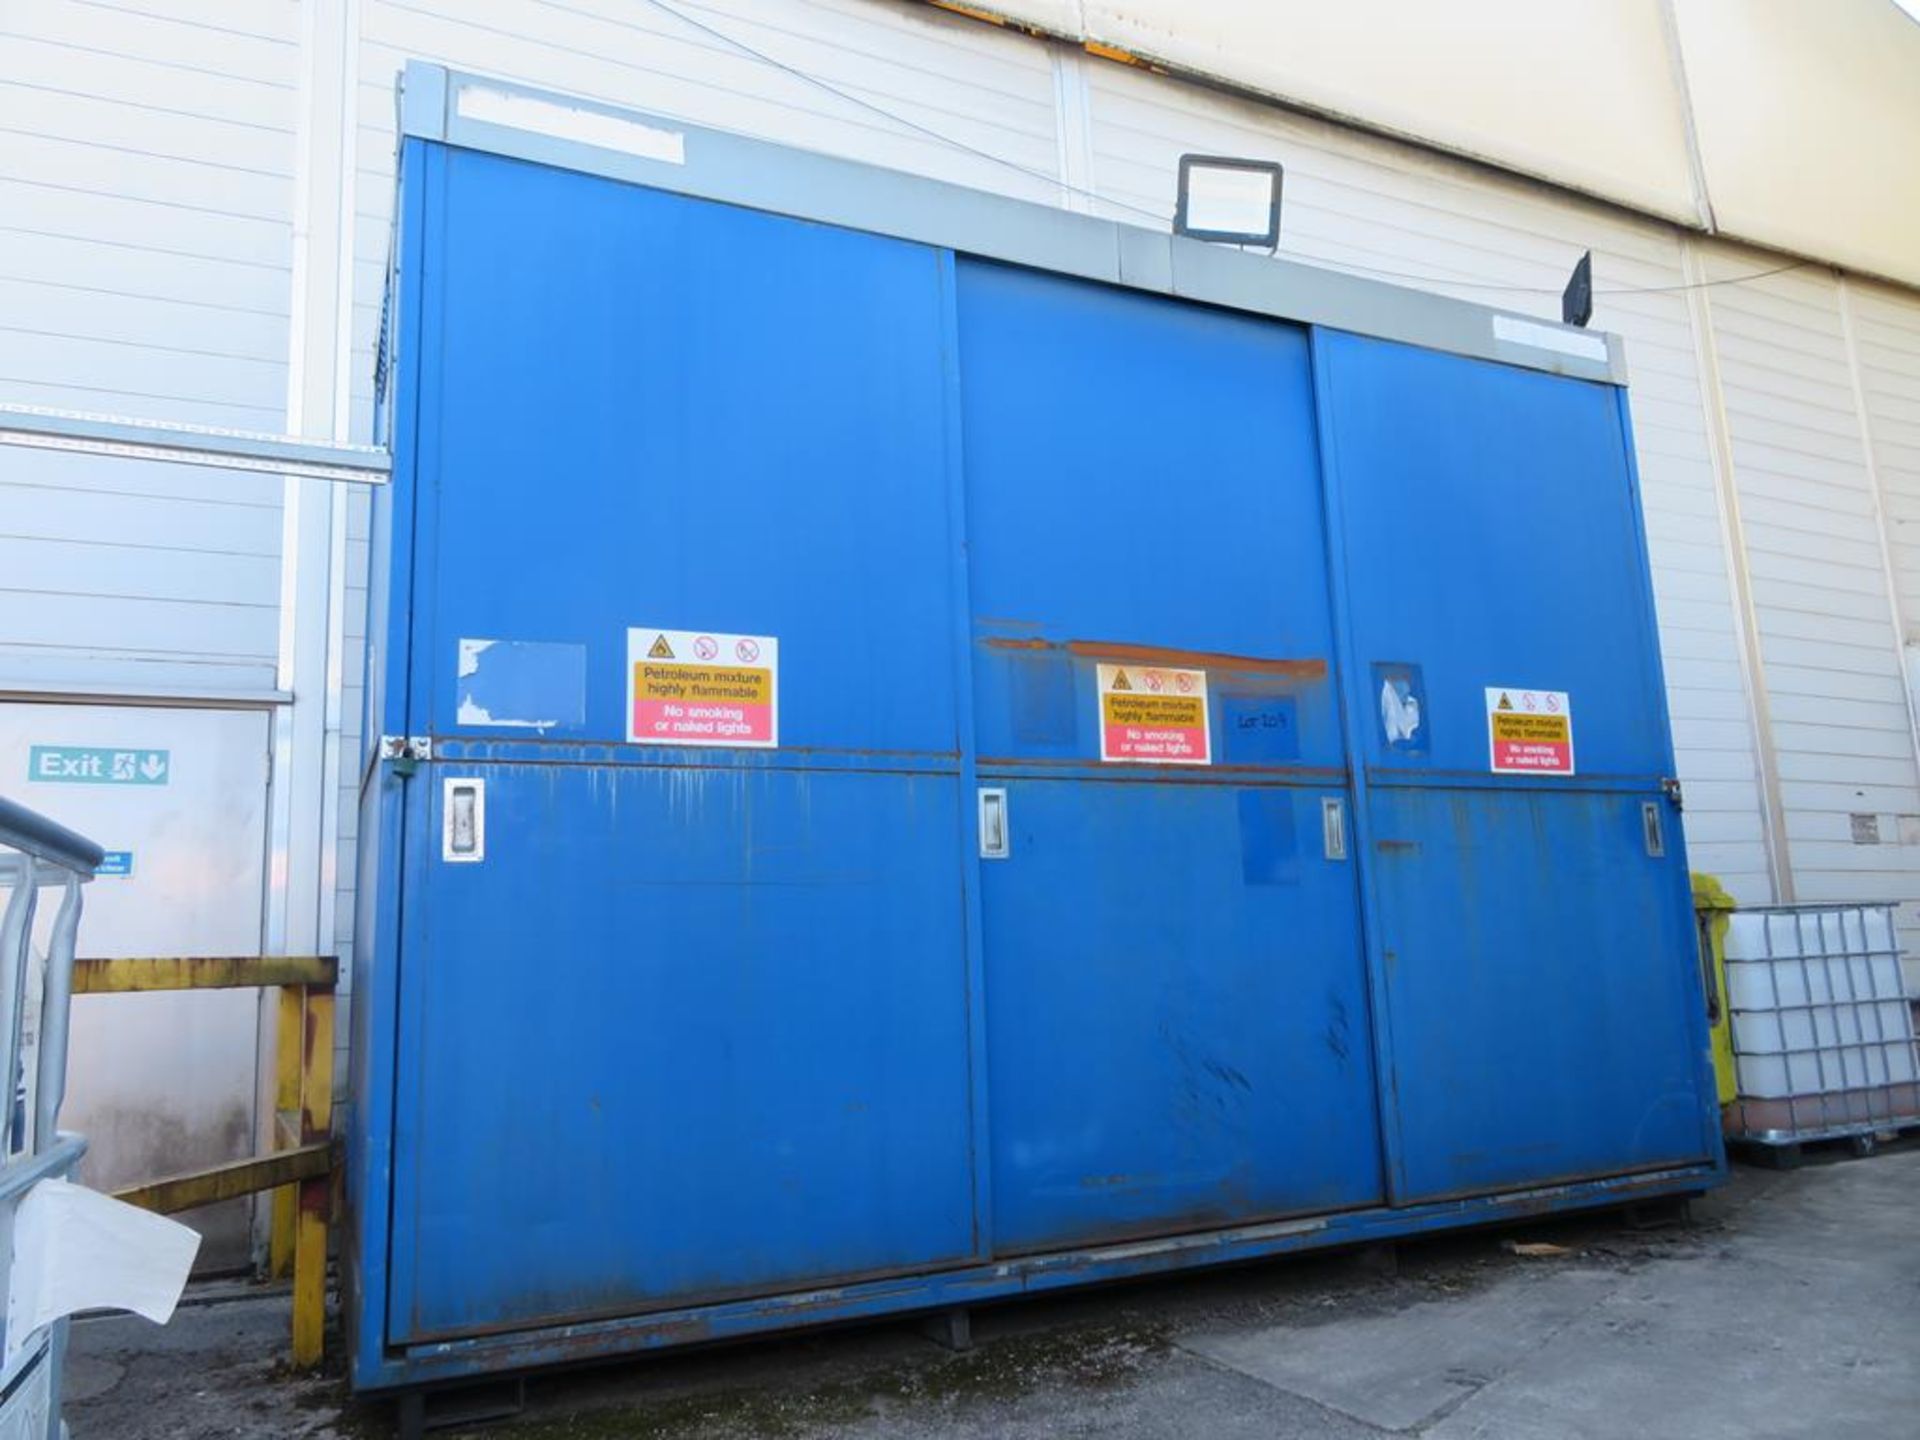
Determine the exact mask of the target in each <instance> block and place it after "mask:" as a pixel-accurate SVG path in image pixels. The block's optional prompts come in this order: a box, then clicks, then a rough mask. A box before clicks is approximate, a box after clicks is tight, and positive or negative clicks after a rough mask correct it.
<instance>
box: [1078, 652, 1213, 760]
mask: <svg viewBox="0 0 1920 1440" xmlns="http://www.w3.org/2000/svg"><path fill="white" fill-rule="evenodd" d="M1098 673H1099V689H1100V758H1101V759H1102V760H1120V761H1132V762H1133V763H1135V764H1144V765H1210V764H1212V763H1213V755H1212V748H1211V745H1210V744H1209V740H1208V728H1207V672H1206V671H1204V670H1168V669H1165V668H1162V667H1159V666H1150V665H1102V666H1100V667H1099V671H1098Z"/></svg>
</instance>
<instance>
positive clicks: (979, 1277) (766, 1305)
mask: <svg viewBox="0 0 1920 1440" xmlns="http://www.w3.org/2000/svg"><path fill="white" fill-rule="evenodd" d="M1725 1175H1726V1169H1725V1166H1724V1164H1715V1165H1696V1166H1687V1167H1683V1168H1678V1169H1671V1170H1655V1171H1649V1172H1645V1173H1642V1174H1637V1175H1625V1176H1619V1177H1616V1178H1613V1179H1606V1180H1586V1181H1580V1182H1578V1183H1574V1184H1568V1185H1555V1186H1549V1187H1544V1188H1540V1189H1533V1190H1518V1191H1511V1192H1508V1193H1505V1194H1501V1195H1488V1196H1481V1197H1478V1198H1474V1199H1467V1200H1450V1201H1444V1202H1440V1203H1437V1204H1431V1205H1419V1206H1409V1207H1407V1208H1405V1209H1390V1208H1380V1209H1371V1210H1356V1211H1348V1212H1346V1213H1343V1214H1338V1215H1323V1216H1313V1217H1308V1218H1303V1219H1297V1220H1283V1221H1276V1222H1273V1223H1271V1224H1264V1225H1248V1226H1241V1227H1238V1228H1236V1229H1232V1230H1216V1231H1209V1232H1205V1233H1202V1234H1197V1235H1177V1236H1169V1237H1166V1238H1163V1239H1157V1240H1144V1241H1138V1242H1134V1243H1129V1244H1123V1245H1108V1246H1101V1247H1098V1248H1094V1249H1088V1250H1068V1251H1059V1252H1055V1253H1051V1254H1045V1255H1032V1256H1023V1257H1020V1258H1019V1259H1013V1260H1005V1261H996V1262H990V1263H987V1264H981V1265H972V1266H968V1267H966V1268H964V1269H958V1270H948V1271H943V1272H940V1273H937V1274H928V1275H909V1276H899V1277H895V1278H892V1279H886V1280H874V1281H868V1282H865V1283H862V1284H858V1285H844V1286H833V1287H828V1288H824V1289H819V1290H807V1291H800V1292H798V1293H790V1294H785V1295H768V1296H760V1297H756V1298H754V1299H750V1300H739V1301H733V1302H729V1303H726V1304H717V1305H706V1306H691V1307H687V1308H684V1309H678V1310H665V1311H658V1312H655V1313H652V1314H648V1315H639V1316H631V1317H627V1318H623V1319H616V1320H598V1321H593V1322H588V1323H581V1324H575V1325H561V1326H554V1327H550V1328H546V1329H540V1330H520V1331H511V1332H507V1333H503V1334H495V1335H481V1336H474V1337H471V1338H466V1339H459V1340H445V1341H438V1342H434V1343H430V1344H424V1345H413V1346H408V1347H405V1348H403V1349H399V1350H395V1351H390V1352H389V1353H388V1355H387V1357H386V1359H385V1361H384V1362H383V1364H382V1365H381V1367H380V1369H379V1370H378V1371H375V1372H371V1373H370V1372H368V1371H366V1370H362V1371H361V1372H360V1373H359V1374H357V1375H356V1376H355V1377H354V1378H355V1387H356V1388H357V1389H358V1390H360V1391H362V1392H363V1393H379V1392H382V1391H389V1392H391V1391H401V1392H408V1393H403V1394H402V1395H400V1396H398V1397H396V1398H401V1399H403V1400H406V1399H409V1397H412V1398H414V1399H417V1398H418V1397H419V1396H420V1395H421V1394H422V1392H424V1391H425V1390H427V1389H430V1388H431V1387H434V1386H436V1385H451V1384H458V1383H459V1382H461V1381H467V1380H474V1379H478V1378H481V1377H483V1376H487V1375H492V1374H496V1373H503V1372H508V1371H522V1370H530V1369H538V1368H542V1367H550V1366H560V1365H569V1364H578V1363H580V1362H582V1361H588V1360H606V1359H614V1358H618V1357H620V1356H625V1355H638V1354H643V1353H647V1352H651V1351H658V1350H668V1349H675V1348H679V1347H682V1346H689V1345H701V1344H708V1343H713V1342H717V1341H725V1340H736V1339H747V1338H751V1337H753V1336H758V1335H767V1334H772V1333H776V1332H780V1331H789V1330H794V1329H798V1328H801V1327H803V1326H804V1327H814V1326H824V1325H833V1324H845V1323H848V1322H852V1321H859V1320H873V1319H884V1318H886V1317H889V1316H907V1315H911V1314H914V1313H916V1312H922V1311H939V1310H954V1309H960V1308H964V1307H967V1306H971V1305H979V1304H984V1303H988V1302H991V1301H996V1300H1007V1299H1013V1298H1017V1297H1019V1296H1022V1295H1038V1294H1044V1293H1046V1292H1048V1291H1053V1290H1064V1289H1069V1288H1074V1287H1080V1286H1086V1285H1092V1284H1100V1283H1105V1282H1112V1281H1118V1280H1128V1279H1137V1278H1145V1277H1150V1276H1154V1275H1170V1274H1177V1273H1180V1272H1182V1271H1186V1270H1195V1269H1200V1268H1202V1267H1206V1266H1213V1265H1231V1264H1240V1263H1246V1262H1249V1261H1258V1260H1267V1259H1274V1258H1277V1257H1279V1256H1283V1255H1290V1254H1295V1253H1298V1252H1304V1251H1309V1250H1323V1249H1332V1248H1337V1247H1340V1246H1348V1245H1367V1244H1377V1243H1379V1242H1381V1241H1385V1240H1392V1239H1397V1238H1403V1237H1409V1236H1417V1235H1423V1234H1429V1233H1433V1232H1437V1231H1442V1230H1457V1229H1462V1228H1466V1227H1469V1226H1478V1225H1494V1224H1499V1223H1502V1222H1507V1221H1514V1220H1525V1219H1532V1218H1536V1217H1538V1216H1541V1215H1550V1214H1561V1213H1565V1212H1569V1211H1575V1210H1591V1209H1599V1208H1603V1207H1607V1206H1613V1205H1625V1204H1631V1203H1635V1202H1640V1201H1646V1200H1650V1199H1656V1198H1659V1197H1662V1196H1684V1195H1694V1194H1698V1193H1700V1192H1702V1191H1704V1190H1707V1189H1709V1188H1711V1187H1713V1186H1715V1185H1718V1184H1720V1183H1721V1181H1722V1180H1723V1179H1724V1178H1725Z"/></svg>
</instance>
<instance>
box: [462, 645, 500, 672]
mask: <svg viewBox="0 0 1920 1440" xmlns="http://www.w3.org/2000/svg"><path fill="white" fill-rule="evenodd" d="M493 646H494V642H493V641H491V640H462V641H461V642H460V677H461V678H462V679H463V680H464V679H465V678H466V677H467V676H469V675H471V674H473V673H474V672H475V671H477V670H478V669H479V668H480V657H481V656H482V655H484V654H486V653H487V651H489V650H491V649H492V648H493Z"/></svg>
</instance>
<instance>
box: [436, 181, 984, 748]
mask: <svg viewBox="0 0 1920 1440" xmlns="http://www.w3.org/2000/svg"><path fill="white" fill-rule="evenodd" d="M429 158H430V163H439V164H441V165H442V166H444V172H443V174H444V179H443V182H442V184H443V188H442V192H441V193H442V196H443V199H442V202H441V203H442V205H443V207H444V208H443V210H442V212H441V214H440V215H439V217H438V218H437V221H436V224H437V226H438V227H439V233H440V234H441V235H442V236H443V237H449V238H446V239H445V240H443V242H442V244H441V245H440V246H439V247H438V248H437V249H436V250H435V251H434V252H433V253H432V254H431V256H430V257H429V260H428V265H429V271H428V275H429V285H430V287H431V289H430V293H429V294H428V296H427V297H426V305H427V309H428V320H427V324H428V325H429V327H430V333H429V335H428V337H427V339H426V341H425V347H426V348H427V349H428V350H429V351H430V353H431V357H432V358H431V362H430V370H429V372H428V373H427V374H426V375H425V376H424V378H423V382H422V383H423V385H424V386H425V387H427V390H428V392H429V396H430V398H429V399H428V401H427V403H428V405H429V406H437V407H438V415H439V418H438V419H437V422H436V425H435V427H434V429H433V430H431V431H425V432H423V437H422V446H423V453H422V458H421V465H422V470H423V475H424V476H425V477H426V478H425V481H424V486H423V497H422V502H421V503H422V505H423V506H426V507H431V510H432V512H433V513H432V516H431V519H430V520H429V521H428V522H427V523H425V524H423V526H422V529H421V536H422V546H423V548H422V552H421V555H420V557H419V561H418V563H419V566H420V577H419V580H418V582H417V587H416V598H415V604H416V605H417V606H423V607H427V611H426V620H425V624H423V625H422V626H421V634H422V635H427V634H430V635H431V637H432V638H431V639H430V640H428V641H425V642H423V643H422V644H421V645H420V646H419V647H418V648H417V650H416V655H415V671H414V677H415V678H414V687H415V694H416V697H417V698H416V705H415V709H414V714H415V721H414V724H415V725H416V727H419V726H422V725H428V724H430V726H431V728H432V729H433V730H434V731H436V732H437V733H441V734H447V733H451V732H453V731H455V730H461V729H465V730H467V731H468V732H469V733H480V734H487V733H492V734H500V735H506V736H524V735H525V734H527V733H528V732H527V730H526V729H525V728H524V727H515V728H504V729H503V728H499V727H492V728H489V727H486V726H472V725H467V726H463V725H462V724H461V723H460V718H459V703H458V688H457V684H456V682H457V679H458V675H457V669H458V643H459V641H460V640H461V639H462V638H470V639H492V640H520V641H534V642H542V643H556V644H570V645H581V646H584V647H586V656H585V670H584V673H585V676H586V695H585V697H584V709H583V711H582V712H581V714H582V720H581V722H580V723H579V724H567V723H561V724H558V725H553V726H549V727H547V728H545V729H544V730H542V731H541V733H542V734H544V735H546V736H548V737H549V738H555V739H558V738H572V737H580V736H591V737H592V738H595V739H600V740H619V739H621V738H622V737H624V735H625V734H626V727H625V711H624V707H625V704H626V638H627V637H626V632H627V627H628V626H644V625H656V626H661V627H663V628H670V629H690V630H715V631H732V632H737V633H745V634H756V635H760V634H770V633H774V632H776V631H777V632H778V638H779V641H780V658H781V662H782V667H781V668H782V673H781V677H780V739H781V741H782V743H783V744H784V745H787V746H789V747H799V748H812V747H820V746H825V747H831V748H835V749H841V750H875V749H884V750H893V751H901V750H915V751H937V752H942V753H945V754H949V755H950V754H952V753H954V751H955V750H956V748H957V742H956V739H955V724H954V682H953V663H952V659H951V647H950V645H949V644H948V641H947V623H948V621H947V615H948V612H947V608H946V607H947V603H948V571H947V567H946V564H945V556H946V549H945V547H946V545H947V513H946V499H945V495H946V491H945V488H944V486H945V480H944V471H943V469H942V466H943V464H944V459H945V449H944V445H943V442H942V433H943V432H942V429H941V426H942V423H943V410H942V405H943V390H942V387H941V375H942V370H941V340H940V332H939V325H940V318H941V313H942V312H941V290H940V286H939V276H938V266H939V260H938V256H937V254H936V252H934V251H931V250H928V249H926V248H924V247H917V246H911V245H904V244H901V243H899V242H896V241H889V240H883V239H880V238H878V237H875V236H870V235H863V234H858V233H855V232H852V231H847V230H836V229H831V228H829V227H826V226H820V225H810V224H805V223H802V222H799V221H794V220H787V219H782V218H779V217H775V216H770V215H763V214H760V213H757V212H753V211H747V210H741V209H737V208H732V207H727V206H721V205H714V204H709V203H706V202H702V201H697V200H689V199H686V198H684V197H679V196H671V195H664V194H660V193H658V192H653V191H647V190H641V189H637V188H635V187H632V186H625V185H620V184H616V183H614V182H612V181H606V180H598V179H590V178H586V177H582V176H578V175H570V174H567V173H564V172H560V171H555V170H552V169H548V168H545V167H541V166H534V165H527V164H522V163H519V162H516V161H510V160H504V159H500V158H498V157H495V156H489V155H482V154H478V153H474V152H468V151H459V150H453V151H430V152H429ZM436 267H437V269H438V272H439V274H438V279H437V281H436V280H435V279H434V272H435V268H436ZM436 317H437V324H436ZM575 698H576V697H572V696H558V697H555V699H556V701H571V700H574V699H575ZM568 713H571V711H569V712H568ZM520 718H536V719H538V718H552V717H551V716H544V715H541V714H535V715H533V716H531V717H526V716H523V717H520Z"/></svg>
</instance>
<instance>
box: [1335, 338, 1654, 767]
mask: <svg viewBox="0 0 1920 1440" xmlns="http://www.w3.org/2000/svg"><path fill="white" fill-rule="evenodd" d="M1319 345H1320V350H1321V356H1322V362H1321V363H1322V367H1323V370H1322V373H1323V374H1324V376H1325V377H1326V381H1327V386H1326V390H1327V397H1326V404H1327V406H1328V416H1329V422H1330V425H1331V430H1332V433H1331V434H1330V436H1329V437H1328V439H1327V448H1328V454H1329V457H1330V463H1331V464H1332V465H1333V466H1334V467H1335V468H1336V469H1337V470H1338V472H1339V475H1340V488H1341V500H1340V507H1341V515H1342V519H1341V524H1342V534H1341V535H1340V537H1339V540H1338V542H1337V543H1338V548H1339V553H1340V556H1341V563H1342V565H1343V567H1344V569H1345V571H1346V574H1347V589H1348V594H1349V597H1350V598H1349V604H1350V606H1351V611H1352V613H1351V617H1350V622H1349V623H1350V627H1351V634H1352V644H1353V647H1354V653H1355V656H1356V658H1357V659H1358V660H1359V662H1360V664H1361V665H1362V666H1363V667H1366V673H1363V674H1356V675H1353V676H1350V677H1349V679H1350V683H1354V684H1356V685H1358V686H1360V688H1361V690H1362V691H1364V692H1365V693H1364V694H1361V695H1360V696H1359V700H1358V703H1357V705H1356V713H1357V714H1358V715H1359V716H1360V717H1361V721H1362V723H1361V725H1360V731H1361V733H1362V734H1363V735H1364V745H1363V746H1362V753H1363V754H1364V755H1365V757H1366V761H1367V763H1368V764H1370V765H1377V766H1385V767H1388V768H1391V769H1394V770H1405V771H1409V772H1413V773H1419V774H1427V775H1442V774H1446V773H1448V772H1454V773H1466V774H1473V775H1484V774H1485V773H1486V772H1487V769H1488V755H1489V748H1488V738H1487V714H1486V696H1485V692H1486V688H1487V687H1488V686H1517V687H1525V688H1530V689H1534V690H1557V691H1565V692H1567V693H1568V694H1569V695H1570V696H1571V699H1572V705H1573V712H1572V713H1573V747H1574V757H1575V764H1576V767H1577V769H1578V772H1579V773H1580V774H1581V775H1588V776H1600V775H1615V776H1625V775H1633V776H1643V777H1644V776H1660V775H1665V774H1668V773H1670V769H1669V767H1670V765H1671V760H1670V758H1669V755H1668V738H1667V727H1666V709H1665V702H1664V699H1663V697H1662V695H1661V693H1660V688H1659V680H1658V671H1657V668H1656V665H1655V661H1654V652H1653V650H1652V648H1651V647H1652V646H1653V644H1654V627H1653V611H1652V601H1651V598H1650V596H1649V594H1648V592H1647V587H1646V580H1645V569H1644V567H1645V563H1646V562H1645V559H1644V555H1645V547H1644V545H1643V543H1642V540H1641V537H1640V531H1639V525H1638V519H1637V501H1636V498H1635V496H1634V493H1633V489H1632V486H1631V483H1630V481H1629V478H1628V477H1629V473H1630V472H1629V468H1628V464H1629V462H1628V456H1627V448H1626V442H1625V437H1624V436H1623V434H1622V431H1621V425H1620V417H1619V412H1618V409H1617V405H1618V397H1617V394H1616V392H1615V391H1614V390H1613V389H1612V388H1610V387H1608V386H1604V385H1592V384H1587V383H1584V382H1581V381H1572V380H1563V379H1560V378H1558V377H1556V376H1550V375H1543V374H1539V373H1536V372H1533V371H1528V370H1519V369H1514V368H1512V367H1508V366H1501V365H1489V364H1486V363H1484V362H1480V361H1473V360H1464V359H1460V358H1457V357H1454V356H1448V355H1440V354H1436V353H1434V352H1431V351H1424V350H1415V349H1412V348H1410V347H1407V346H1402V345H1393V344H1389V343H1387V342H1385V341H1378V340H1366V339H1361V338H1358V337H1355V336H1350V335H1340V334H1329V333H1324V332H1323V333H1322V334H1321V336H1320V338H1319ZM1396 663H1404V664H1414V665H1417V666H1418V667H1419V668H1420V670H1421V671H1422V672H1423V678H1424V692H1425V693H1424V699H1423V706H1422V711H1423V729H1424V731H1425V734H1424V736H1422V737H1419V738H1418V740H1417V743H1415V744H1411V745H1408V744H1399V743H1389V742H1388V739H1387V736H1386V732H1385V728H1384V726H1383V725H1382V723H1381V720H1380V706H1379V696H1378V693H1377V691H1378V688H1379V682H1378V681H1377V680H1374V679H1372V673H1373V672H1372V670H1371V667H1373V666H1375V665H1380V664H1396Z"/></svg>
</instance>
